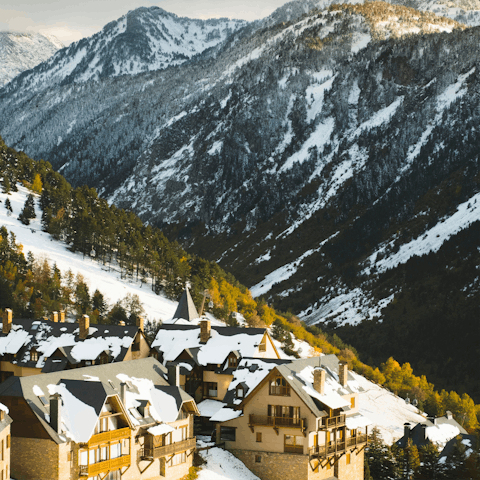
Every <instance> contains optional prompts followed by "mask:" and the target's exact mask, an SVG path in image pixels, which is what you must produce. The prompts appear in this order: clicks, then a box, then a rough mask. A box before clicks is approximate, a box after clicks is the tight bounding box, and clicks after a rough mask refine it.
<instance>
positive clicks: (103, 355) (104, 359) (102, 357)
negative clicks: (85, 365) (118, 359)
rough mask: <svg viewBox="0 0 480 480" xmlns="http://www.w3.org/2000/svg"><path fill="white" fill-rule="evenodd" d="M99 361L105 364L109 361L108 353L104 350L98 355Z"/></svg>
mask: <svg viewBox="0 0 480 480" xmlns="http://www.w3.org/2000/svg"><path fill="white" fill-rule="evenodd" d="M98 363H99V364H100V365H105V364H106V363H108V355H107V354H106V353H105V352H102V353H101V354H100V356H99V357H98Z"/></svg>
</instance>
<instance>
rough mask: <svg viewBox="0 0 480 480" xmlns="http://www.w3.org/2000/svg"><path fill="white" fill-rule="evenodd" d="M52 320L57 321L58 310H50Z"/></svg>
mask: <svg viewBox="0 0 480 480" xmlns="http://www.w3.org/2000/svg"><path fill="white" fill-rule="evenodd" d="M52 322H55V323H57V322H58V312H52Z"/></svg>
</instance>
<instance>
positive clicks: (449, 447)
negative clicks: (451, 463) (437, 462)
mask: <svg viewBox="0 0 480 480" xmlns="http://www.w3.org/2000/svg"><path fill="white" fill-rule="evenodd" d="M457 442H459V443H460V445H462V447H461V448H462V450H463V449H465V451H468V450H469V449H473V450H475V449H476V448H477V437H476V436H475V435H469V434H467V433H460V434H459V435H457V436H456V437H454V438H452V439H451V440H449V441H448V442H447V444H446V445H445V447H444V449H443V450H442V453H441V454H440V457H439V459H441V458H443V457H447V458H448V457H451V455H452V454H453V452H454V450H455V447H456V445H457ZM466 443H469V445H468V444H467V445H466Z"/></svg>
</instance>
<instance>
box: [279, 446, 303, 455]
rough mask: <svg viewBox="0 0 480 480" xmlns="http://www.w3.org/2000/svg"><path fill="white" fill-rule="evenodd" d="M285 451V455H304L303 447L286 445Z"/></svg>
mask: <svg viewBox="0 0 480 480" xmlns="http://www.w3.org/2000/svg"><path fill="white" fill-rule="evenodd" d="M283 451H284V452H285V453H302V454H303V445H284V448H283Z"/></svg>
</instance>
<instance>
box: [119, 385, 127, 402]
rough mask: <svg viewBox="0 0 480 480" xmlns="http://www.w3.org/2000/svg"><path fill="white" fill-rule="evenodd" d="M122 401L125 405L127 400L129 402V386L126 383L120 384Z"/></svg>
mask: <svg viewBox="0 0 480 480" xmlns="http://www.w3.org/2000/svg"><path fill="white" fill-rule="evenodd" d="M120 400H121V401H122V403H123V404H124V405H126V404H125V402H126V400H127V384H126V383H125V382H122V383H121V384H120Z"/></svg>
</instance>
